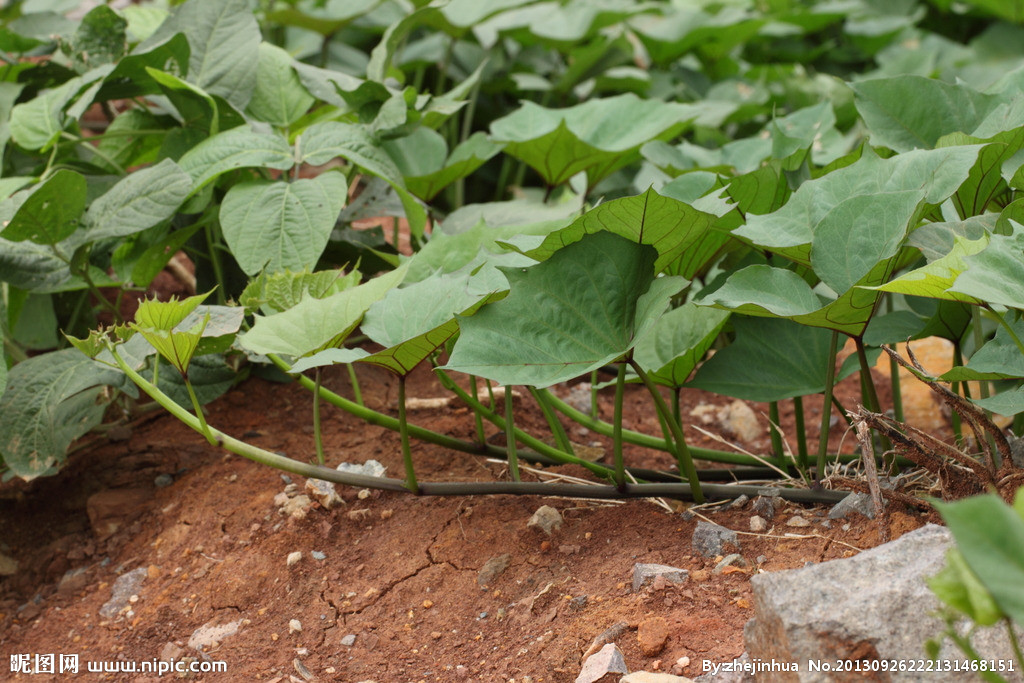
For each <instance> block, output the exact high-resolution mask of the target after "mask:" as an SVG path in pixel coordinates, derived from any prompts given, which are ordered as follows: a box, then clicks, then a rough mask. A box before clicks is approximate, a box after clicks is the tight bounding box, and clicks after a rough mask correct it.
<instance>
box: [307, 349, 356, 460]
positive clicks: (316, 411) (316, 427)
mask: <svg viewBox="0 0 1024 683" xmlns="http://www.w3.org/2000/svg"><path fill="white" fill-rule="evenodd" d="M349 367H352V366H351V364H350V365H349ZM313 377H314V379H313V384H314V389H313V442H314V444H315V445H316V463H317V464H318V465H323V464H324V462H325V459H324V439H323V434H322V433H321V431H320V384H321V379H322V375H321V368H320V367H319V366H318V367H317V369H316V371H315V372H314V373H313Z"/></svg>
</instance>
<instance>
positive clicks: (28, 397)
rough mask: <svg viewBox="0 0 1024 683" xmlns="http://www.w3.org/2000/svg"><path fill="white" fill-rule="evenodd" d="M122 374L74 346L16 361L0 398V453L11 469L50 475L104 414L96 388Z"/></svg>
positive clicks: (24, 476) (22, 473)
mask: <svg viewBox="0 0 1024 683" xmlns="http://www.w3.org/2000/svg"><path fill="white" fill-rule="evenodd" d="M122 377H123V376H122V375H121V373H120V372H119V371H117V370H113V369H111V368H108V367H105V366H103V365H101V364H99V363H96V362H95V361H93V360H91V359H89V358H86V357H85V356H84V355H82V353H81V352H80V351H79V350H78V349H74V348H69V349H64V350H63V351H55V352H53V353H47V354H43V355H41V356H35V357H32V358H29V359H28V360H26V361H22V362H21V363H18V364H17V365H15V366H14V367H13V368H12V369H11V370H10V372H9V373H8V375H7V389H6V391H5V392H4V394H3V396H2V397H0V413H2V414H3V416H4V419H3V420H0V455H2V456H3V459H4V462H5V464H6V465H7V466H8V467H9V468H10V470H11V472H13V473H14V474H15V475H17V476H19V477H21V478H22V479H25V480H26V481H29V480H32V479H34V478H36V477H39V476H42V475H45V474H51V473H52V472H53V471H54V469H53V468H55V467H58V466H59V465H60V463H62V462H63V460H64V456H65V453H66V452H67V449H68V446H70V445H71V442H72V441H74V440H75V439H77V438H78V437H80V436H82V435H83V434H85V433H86V432H88V431H89V430H90V429H92V428H93V427H94V426H96V425H97V424H99V423H100V420H101V419H102V418H103V413H104V411H105V410H106V405H105V403H104V402H103V401H102V399H101V389H100V387H102V386H104V385H116V384H119V383H120V380H121V378H122Z"/></svg>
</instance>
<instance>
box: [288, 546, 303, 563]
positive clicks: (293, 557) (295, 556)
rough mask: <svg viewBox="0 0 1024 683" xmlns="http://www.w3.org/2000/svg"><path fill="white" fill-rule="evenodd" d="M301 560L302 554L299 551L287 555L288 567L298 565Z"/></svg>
mask: <svg viewBox="0 0 1024 683" xmlns="http://www.w3.org/2000/svg"><path fill="white" fill-rule="evenodd" d="M301 559H302V553H301V552H300V551H298V550H296V551H295V552H293V553H288V566H289V567H292V566H294V565H296V564H298V562H299V561H300V560H301Z"/></svg>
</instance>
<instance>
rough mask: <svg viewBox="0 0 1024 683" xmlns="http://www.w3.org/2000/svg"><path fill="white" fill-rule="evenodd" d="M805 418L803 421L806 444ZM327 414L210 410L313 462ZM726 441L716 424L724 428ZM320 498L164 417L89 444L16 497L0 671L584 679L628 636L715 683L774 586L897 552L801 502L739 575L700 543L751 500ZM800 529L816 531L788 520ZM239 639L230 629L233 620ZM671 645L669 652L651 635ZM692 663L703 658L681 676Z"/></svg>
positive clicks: (7, 525)
mask: <svg viewBox="0 0 1024 683" xmlns="http://www.w3.org/2000/svg"><path fill="white" fill-rule="evenodd" d="M360 377H361V380H362V388H363V393H364V397H365V400H366V402H367V404H368V405H369V406H371V407H373V408H375V409H378V410H381V411H384V412H391V413H392V414H393V412H394V402H395V399H396V395H397V386H396V384H395V381H394V380H393V379H392V378H390V377H389V376H388V375H386V374H385V373H383V372H381V373H377V372H375V371H373V369H372V368H370V369H365V368H364V369H360ZM880 379H881V378H880ZM854 382H855V380H848V381H847V382H844V383H843V384H842V385H841V391H840V392H839V396H840V400H841V401H843V403H844V405H847V406H848V407H852V406H854V405H855V404H856V402H857V396H858V388H857V386H856V384H855V383H854ZM325 383H326V385H327V386H328V388H331V389H332V390H335V391H337V392H339V393H341V394H343V395H346V396H351V390H350V387H349V385H348V381H347V378H346V377H345V376H344V374H343V373H337V374H335V373H329V374H328V375H327V380H326V382H325ZM883 393H884V392H883ZM409 395H410V396H412V397H417V398H429V397H435V396H442V395H444V392H442V390H441V388H440V387H439V386H438V385H437V383H436V381H435V380H434V378H433V377H432V376H431V375H430V374H429V373H427V372H418V373H415V374H414V375H413V376H412V377H411V378H410V380H409ZM517 400H520V401H521V402H522V405H521V406H519V410H518V412H517V418H516V419H517V421H519V422H518V424H521V426H523V427H524V428H525V429H527V430H528V431H530V432H531V433H534V434H545V433H547V427H546V424H545V422H544V420H543V417H542V415H541V413H540V411H539V410H538V409H537V408H536V406H534V405H533V404H532V402H531V401H530V400H529V399H528V398H527V399H517ZM731 402H732V401H731V399H727V398H724V397H719V396H712V395H708V394H703V393H701V392H689V391H688V392H685V393H684V395H683V407H682V413H683V415H684V416H685V415H689V414H690V413H691V412H692V411H693V410H694V408H696V407H697V406H698V405H700V404H701V403H713V404H715V405H719V406H723V405H727V404H729V403H731ZM787 404H788V405H787V406H785V407H784V410H783V415H782V429H783V432H784V433H786V434H787V436H789V437H791V435H792V434H793V429H792V424H793V416H792V408H791V404H789V402H787ZM752 407H753V409H754V412H755V414H756V415H757V419H758V422H759V424H760V428H761V432H760V435H759V436H757V437H756V438H753V439H750V440H748V441H746V442H743V443H742V445H743V447H744V448H746V449H748V450H750V451H752V452H754V453H761V454H763V453H767V452H769V450H770V443H769V440H768V432H767V419H766V418H765V414H766V413H767V407H766V406H764V405H759V404H753V405H752ZM601 409H602V415H603V416H604V417H605V418H610V416H611V414H612V406H611V401H610V397H608V396H604V395H602V397H601ZM820 410H821V402H820V398H818V399H817V403H815V401H814V399H808V400H807V402H806V411H807V424H808V425H809V426H808V432H809V434H810V435H811V437H812V440H811V444H810V445H811V448H812V449H813V448H814V447H815V441H816V438H815V437H816V435H817V427H816V425H817V424H818V420H819V419H820ZM310 414H311V400H310V394H309V393H308V392H307V391H305V390H304V389H302V388H301V387H300V386H298V385H296V384H276V383H272V382H268V381H265V380H259V379H250V380H248V381H246V382H245V383H244V384H242V385H240V386H239V387H236V388H235V389H233V390H232V391H230V392H229V393H228V394H227V395H225V396H224V397H222V398H221V399H219V400H218V401H216V402H214V403H213V404H211V405H210V406H209V413H208V417H209V421H210V423H211V424H212V425H214V426H216V427H218V428H220V429H223V430H224V431H226V432H227V433H229V434H232V435H234V436H237V437H241V438H244V439H245V440H247V441H250V442H251V443H254V444H256V445H259V446H261V447H263V448H267V449H269V450H274V451H280V452H283V453H286V454H288V455H289V456H291V457H294V458H296V459H302V460H309V459H311V458H312V454H313V437H312V429H311V427H310V425H311V420H310ZM626 415H627V425H626V426H627V427H630V428H633V429H636V430H639V431H643V432H646V433H649V434H657V433H659V427H658V423H657V420H656V418H655V414H654V411H653V408H652V406H651V404H650V400H649V397H645V396H644V395H643V394H642V393H641V392H640V391H638V390H637V389H636V388H635V387H631V388H630V389H629V393H628V394H627V408H626ZM411 420H412V421H414V422H416V423H418V424H422V425H424V426H428V427H430V428H431V429H434V430H436V431H440V432H443V433H447V434H451V435H454V436H458V437H460V438H464V439H472V438H473V434H474V423H473V416H472V414H471V413H470V412H469V411H468V410H466V409H465V408H461V407H458V406H457V405H454V404H453V405H451V406H447V407H441V408H437V409H429V410H423V411H417V412H413V413H412V414H411ZM567 427H568V428H569V429H570V431H571V433H572V436H573V438H574V439H575V440H578V441H582V442H584V443H598V444H600V445H603V446H604V447H606V448H607V450H608V452H609V453H610V443H609V440H608V439H605V438H604V437H601V436H598V435H596V434H593V433H585V432H580V431H579V430H578V427H577V426H576V425H567ZM706 429H708V430H709V431H712V432H714V431H715V429H716V425H714V424H712V425H709V426H707V427H706ZM496 431H497V430H495V429H494V428H493V427H491V428H489V430H488V432H487V433H488V435H489V436H493V435H495V433H496ZM845 431H846V430H845V424H844V423H842V422H839V424H837V425H836V426H835V427H834V428H833V430H832V432H831V433H830V435H829V438H830V443H831V444H832V447H833V448H836V447H838V446H839V445H840V442H843V443H844V450H845V451H847V452H849V451H851V450H852V449H853V448H854V446H855V445H856V444H855V443H854V441H855V439H854V438H853V436H852V435H846V436H845V441H844V434H845ZM688 437H690V438H691V439H692V445H697V446H703V447H709V448H719V449H721V448H722V445H721V444H719V443H716V442H714V441H713V440H711V439H709V438H707V437H705V436H702V435H698V434H696V433H695V432H694V431H693V430H688ZM115 439H116V440H115ZM324 441H325V446H326V450H327V454H328V464H330V465H332V466H334V465H337V464H338V463H340V462H352V463H362V462H364V461H366V460H368V459H376V460H378V461H380V462H381V463H383V464H384V465H385V466H386V467H387V471H388V474H389V475H390V476H398V477H400V476H401V472H402V464H401V452H400V447H399V438H398V435H397V434H396V433H393V432H390V431H388V430H386V429H383V428H379V427H374V426H370V425H367V424H365V423H363V422H360V421H358V420H356V419H355V418H354V417H352V416H350V415H348V414H346V413H343V412H340V411H334V410H326V411H325V416H324ZM793 447H794V448H795V444H794V446H793ZM414 457H415V460H416V463H417V473H418V474H419V476H420V478H421V479H423V480H453V481H466V480H495V479H501V478H504V477H507V472H506V469H505V467H504V466H503V464H502V463H494V462H490V461H487V460H485V459H483V458H481V457H477V456H472V455H466V454H462V453H453V452H450V451H447V450H444V449H441V448H438V447H435V446H432V445H428V444H414ZM626 457H627V462H628V464H631V465H636V466H642V467H656V468H661V469H668V468H670V467H671V466H672V464H673V460H672V458H671V457H670V456H668V455H667V454H663V453H654V452H650V451H646V450H644V449H640V448H627V449H626ZM552 474H561V475H572V476H580V477H582V476H584V474H585V473H584V471H583V470H582V469H580V468H576V467H559V468H547V469H545V470H543V476H544V477H548V476H551V475H552ZM526 476H528V477H531V478H534V477H537V476H538V475H537V474H535V473H528V474H527V475H526ZM157 483H159V484H163V485H162V486H157V485H156V484H157ZM304 485H305V481H304V480H303V479H302V478H301V477H289V476H283V475H282V473H281V472H279V471H276V470H272V469H269V468H266V467H261V466H259V465H256V464H254V463H251V462H249V461H247V460H244V459H242V458H240V457H237V456H234V455H231V454H227V453H225V452H223V451H220V450H218V449H216V448H214V447H211V446H209V445H207V444H206V442H205V441H204V440H203V439H202V438H201V437H200V436H199V435H197V434H195V433H194V432H191V431H190V430H188V429H187V428H185V427H184V426H183V425H181V424H180V423H178V422H176V421H175V420H174V419H173V418H171V417H169V416H166V415H163V414H161V413H152V414H151V415H148V416H147V417H145V418H142V419H140V420H136V422H134V423H133V424H132V425H131V429H130V430H126V429H119V430H114V431H112V432H111V433H110V434H109V435H108V438H104V439H103V440H102V441H100V442H98V443H96V444H94V445H93V446H91V447H89V448H86V449H83V450H82V451H80V452H78V453H76V454H75V455H74V456H73V457H72V458H71V460H70V462H69V464H68V466H67V467H65V469H64V470H63V471H62V472H61V473H60V474H59V475H58V476H56V477H51V478H46V479H42V480H37V481H35V482H32V483H31V484H25V483H23V482H9V483H7V484H5V485H4V486H3V487H2V488H0V541H2V545H0V551H2V552H3V554H5V555H8V556H10V557H11V558H14V559H15V560H16V561H17V562H18V568H17V571H16V572H15V573H14V574H13V575H12V576H8V577H5V578H4V579H3V581H2V584H0V613H2V614H0V671H3V673H2V674H0V678H2V679H3V680H48V679H50V680H69V677H68V676H67V675H65V676H61V675H60V674H56V675H53V676H50V675H46V674H42V675H40V674H36V675H29V674H23V673H15V672H11V673H8V671H7V667H8V662H9V661H10V659H11V655H19V654H28V655H32V656H33V657H34V656H35V655H41V654H50V653H52V654H55V655H57V656H58V657H59V655H61V654H65V655H70V654H77V655H78V656H79V671H80V673H79V675H78V676H75V677H73V678H71V679H72V680H84V681H87V680H115V681H137V682H140V683H141V682H143V681H156V680H160V679H159V678H158V677H157V676H156V675H155V674H152V673H142V672H141V666H142V663H143V662H149V663H150V664H152V663H153V662H155V661H157V660H160V659H164V660H170V659H172V658H173V659H174V660H176V661H180V660H182V659H183V658H186V659H188V658H191V659H192V660H195V661H199V662H204V661H205V662H224V663H225V666H226V672H221V673H199V674H190V675H189V676H188V678H189V679H191V680H200V681H211V682H212V681H240V680H264V681H278V682H280V681H291V680H298V681H304V680H314V679H315V680H321V681H347V682H357V681H364V680H374V681H378V683H386V682H390V681H414V682H415V681H458V680H467V681H509V680H510V679H515V680H516V681H520V682H522V681H528V680H532V681H551V682H562V681H573V680H574V679H575V678H576V676H577V674H578V673H579V670H580V664H581V659H582V657H583V655H584V654H585V653H586V652H587V650H588V649H589V648H590V647H591V645H592V644H594V642H595V639H598V638H599V637H600V636H601V635H602V634H606V633H607V634H608V635H607V637H608V638H611V639H614V641H615V642H617V644H618V645H619V647H620V648H621V649H622V651H623V652H624V654H625V657H626V661H627V663H628V665H629V667H630V669H631V670H640V669H646V670H648V671H655V670H660V671H671V670H672V668H673V666H676V671H677V672H679V673H682V674H684V675H687V676H693V677H696V676H697V675H699V674H700V673H701V672H702V667H703V665H702V662H703V661H704V660H709V661H712V662H723V661H727V660H731V659H733V658H735V657H737V656H739V655H740V654H741V653H742V652H743V638H742V629H743V625H744V623H746V621H747V620H748V619H750V618H751V617H752V616H753V614H752V600H751V593H750V583H749V582H750V577H751V575H752V574H753V573H756V572H758V571H777V570H782V569H787V568H793V567H799V566H802V565H803V564H805V563H806V562H821V561H824V560H829V559H834V558H840V557H846V556H850V555H852V554H854V553H856V552H857V551H858V549H865V548H868V547H872V546H874V545H877V544H878V542H879V540H878V539H879V527H878V524H877V523H876V522H874V521H871V520H866V519H864V518H862V517H857V518H856V519H850V520H846V521H845V523H844V521H842V520H840V521H836V522H829V521H828V520H827V517H826V513H827V508H803V507H800V506H797V505H789V504H787V505H783V506H782V507H781V509H779V510H778V511H777V513H776V515H775V517H774V518H773V519H772V520H769V528H768V530H767V531H765V532H763V533H761V534H751V533H746V534H744V535H741V536H740V543H741V547H740V553H741V554H742V556H743V558H744V560H745V562H746V566H736V567H732V568H730V569H727V570H726V571H725V572H723V573H717V574H716V573H714V572H713V571H712V570H713V569H714V567H715V565H716V562H717V560H718V559H720V558H714V557H712V558H706V557H701V556H698V555H697V554H695V552H694V551H693V550H692V549H691V536H692V533H693V530H694V528H695V526H696V524H697V522H698V521H699V520H700V519H701V518H702V516H703V517H706V518H710V519H712V520H713V521H715V522H717V523H719V524H722V525H724V526H726V527H729V528H732V529H735V530H737V531H741V532H748V530H749V528H750V518H751V516H752V515H753V514H755V513H754V512H753V511H752V510H751V504H750V503H747V504H746V505H745V506H740V507H734V508H732V509H727V510H721V509H718V510H712V509H708V508H704V509H700V510H697V511H695V512H696V513H697V514H694V512H689V513H683V514H680V511H681V510H683V509H684V508H685V507H686V506H685V505H684V504H681V503H679V502H677V501H667V502H666V503H665V504H659V503H655V502H652V501H631V502H626V503H621V504H619V503H608V502H604V503H598V502H591V501H577V500H566V499H552V498H545V497H512V496H500V497H466V498H416V497H413V496H411V495H403V494H396V493H381V492H371V491H365V492H361V491H357V490H355V489H339V493H340V494H341V496H342V497H343V499H344V500H345V503H344V504H343V505H339V506H336V507H333V509H325V508H324V507H322V506H321V505H320V504H318V503H315V502H314V503H312V504H310V505H305V506H304V505H301V504H299V503H297V502H296V501H300V502H301V499H299V498H298V496H300V495H301V494H303V493H304V492H305V491H304ZM541 505H550V506H552V507H554V508H556V509H557V510H559V512H560V513H561V515H562V518H563V520H564V523H563V525H562V527H561V528H560V529H559V530H557V531H555V532H554V533H553V535H552V536H550V537H548V536H546V535H545V534H543V533H540V532H538V531H536V530H534V529H530V528H527V521H528V520H529V519H530V517H531V515H532V514H533V513H534V511H535V510H537V508H538V507H540V506H541ZM667 508H670V509H672V510H673V511H672V512H669V510H668V509H667ZM793 515H800V516H802V517H804V518H805V519H807V520H808V521H809V522H810V526H807V527H803V528H792V527H788V526H786V522H787V521H788V520H789V519H790V518H791V517H792V516H793ZM924 521H926V518H925V517H922V516H919V515H917V514H916V513H910V512H908V513H907V514H902V513H895V514H893V515H892V516H891V518H890V519H889V520H888V522H887V523H888V524H889V525H890V532H891V536H892V537H896V536H899V535H900V534H901V533H903V532H905V531H908V530H910V529H913V528H916V527H918V526H920V525H921V524H922V523H923V522H924ZM295 553H301V557H298V556H296V555H295ZM636 563H658V564H666V565H672V566H675V567H680V568H683V569H687V570H689V571H690V576H689V578H688V579H687V580H685V581H684V582H683V583H681V584H673V583H666V582H656V583H655V584H654V585H650V586H646V587H643V588H641V589H640V590H638V591H634V590H633V586H632V582H631V579H632V569H633V565H634V564H636ZM506 564H507V566H506V567H505V568H504V569H503V570H500V567H501V566H503V565H506ZM140 569H141V570H142V571H141V572H137V573H136V576H139V577H140V579H141V584H139V585H138V586H137V587H136V588H134V589H132V591H131V597H130V598H128V597H127V596H126V601H125V603H124V605H123V607H121V608H118V609H116V610H115V611H114V612H113V613H111V611H110V608H108V609H107V610H103V609H102V608H103V607H104V605H105V604H106V603H107V601H108V600H110V599H111V595H112V589H113V587H114V585H115V582H116V581H117V579H118V578H119V577H120V576H123V575H125V574H127V573H129V572H132V571H135V570H140ZM661 620H663V621H661ZM204 626H206V627H207V629H206V631H205V632H203V631H200V632H199V634H200V635H202V634H203V633H206V635H207V638H206V639H205V641H204V642H205V644H204V645H203V646H202V647H201V648H200V649H196V648H195V647H193V646H192V645H190V642H189V641H190V638H191V639H193V645H195V644H196V643H197V642H198V637H197V635H196V634H197V630H198V629H201V627H204ZM220 626H225V627H227V630H223V631H219V632H218V631H216V630H212V629H214V628H215V627H220ZM653 627H657V628H656V629H655V628H653ZM609 630H610V631H609ZM232 631H236V632H234V633H232ZM656 631H661V632H662V634H663V638H662V637H661V636H655V637H654V639H653V640H652V639H651V637H650V636H649V634H650V633H651V632H656ZM638 633H639V634H644V635H645V638H644V639H640V638H638ZM662 640H663V642H662ZM684 658H688V662H689V663H688V665H687V666H685V667H682V666H681V662H686V661H687V660H686V659H684ZM115 661H119V662H121V663H122V664H121V665H122V666H126V667H129V666H132V665H134V666H136V667H139V669H140V670H139V671H137V672H135V673H125V672H119V673H105V674H104V673H87V672H86V666H87V663H90V662H91V663H103V662H107V663H109V662H115ZM56 666H57V667H58V668H59V659H58V663H57V665H56ZM169 676H170V675H168V676H165V677H164V679H166V678H168V677H169ZM527 677H529V678H527Z"/></svg>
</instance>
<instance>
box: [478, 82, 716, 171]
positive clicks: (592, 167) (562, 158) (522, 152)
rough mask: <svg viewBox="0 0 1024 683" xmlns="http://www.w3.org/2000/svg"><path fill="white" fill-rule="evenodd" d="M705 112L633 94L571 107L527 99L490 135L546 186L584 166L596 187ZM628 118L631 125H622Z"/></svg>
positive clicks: (595, 100) (496, 125)
mask: <svg viewBox="0 0 1024 683" xmlns="http://www.w3.org/2000/svg"><path fill="white" fill-rule="evenodd" d="M701 113H702V112H701V108H700V106H698V105H687V104H676V103H666V102H661V101H659V100H641V99H640V98H638V97H637V96H636V95H633V94H632V93H627V94H624V95H619V96H617V97H610V98H606V99H593V100H588V101H587V102H584V103H583V104H578V105H576V106H573V107H569V108H567V109H545V108H544V107H541V106H539V105H536V104H533V103H532V102H524V103H523V105H522V107H520V108H519V109H517V110H516V111H514V112H512V113H511V114H509V115H507V116H504V117H502V118H500V119H498V120H497V121H494V122H493V123H492V124H491V136H492V137H493V138H494V140H495V141H497V142H502V143H505V152H506V153H507V154H509V155H511V156H513V157H515V158H517V159H520V160H522V161H524V162H525V163H527V164H528V165H530V166H531V167H532V168H533V169H534V170H536V171H537V172H538V173H539V174H540V175H541V177H543V178H544V181H545V182H546V183H547V184H548V185H551V186H554V185H561V184H562V183H565V182H567V181H568V180H569V178H571V177H573V176H574V175H576V174H577V173H580V172H582V171H586V172H587V183H588V184H589V186H590V187H593V186H595V185H596V184H597V183H598V182H599V181H601V180H602V179H603V178H605V177H607V176H608V175H610V174H611V173H612V172H613V171H615V170H616V169H618V168H621V167H622V166H625V165H626V164H628V163H630V162H631V161H633V160H635V159H636V158H637V157H638V155H639V149H640V147H641V145H643V144H644V143H645V142H647V141H649V140H654V139H667V138H671V137H674V136H675V135H677V134H678V133H679V132H681V131H682V130H683V129H684V128H686V127H687V126H688V125H689V124H690V123H691V122H692V121H694V120H695V119H697V118H698V117H699V116H700V115H701ZM626 121H628V122H629V125H628V126H623V122H626Z"/></svg>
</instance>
